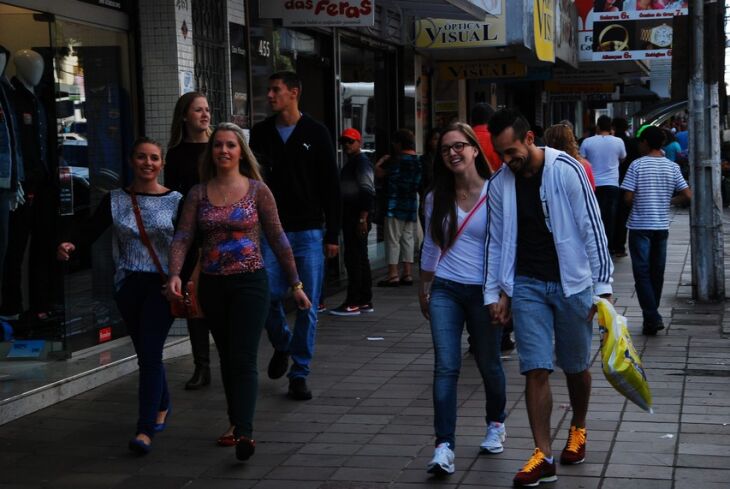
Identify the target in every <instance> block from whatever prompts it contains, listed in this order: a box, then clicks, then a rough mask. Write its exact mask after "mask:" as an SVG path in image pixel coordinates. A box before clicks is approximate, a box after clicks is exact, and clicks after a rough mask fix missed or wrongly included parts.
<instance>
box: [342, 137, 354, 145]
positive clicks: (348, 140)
mask: <svg viewBox="0 0 730 489" xmlns="http://www.w3.org/2000/svg"><path fill="white" fill-rule="evenodd" d="M354 142H355V140H354V139H348V138H341V139H340V144H353V143H354Z"/></svg>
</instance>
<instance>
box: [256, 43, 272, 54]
mask: <svg viewBox="0 0 730 489" xmlns="http://www.w3.org/2000/svg"><path fill="white" fill-rule="evenodd" d="M257 50H258V53H259V56H263V57H264V58H268V57H269V56H271V42H270V41H265V40H263V39H261V40H260V41H259V45H258V49H257Z"/></svg>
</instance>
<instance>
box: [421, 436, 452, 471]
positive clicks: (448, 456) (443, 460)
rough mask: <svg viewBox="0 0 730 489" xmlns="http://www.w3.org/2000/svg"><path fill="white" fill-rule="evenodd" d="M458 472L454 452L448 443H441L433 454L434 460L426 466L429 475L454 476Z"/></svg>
mask: <svg viewBox="0 0 730 489" xmlns="http://www.w3.org/2000/svg"><path fill="white" fill-rule="evenodd" d="M455 470H456V466H455V465H454V451H453V450H452V449H450V448H449V444H448V443H445V442H444V443H441V444H439V446H437V447H436V450H434V452H433V458H432V459H431V461H430V462H429V463H428V465H427V466H426V471H427V472H428V473H429V474H453V473H454V471H455Z"/></svg>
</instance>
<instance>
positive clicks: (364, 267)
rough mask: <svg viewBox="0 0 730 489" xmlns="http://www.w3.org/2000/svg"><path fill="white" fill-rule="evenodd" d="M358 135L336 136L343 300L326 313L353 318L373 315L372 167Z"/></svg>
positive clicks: (347, 131)
mask: <svg viewBox="0 0 730 489" xmlns="http://www.w3.org/2000/svg"><path fill="white" fill-rule="evenodd" d="M361 143H362V136H361V135H360V131H358V130H357V129H352V128H350V129H345V130H344V131H343V132H342V135H341V136H340V144H341V145H342V150H343V151H344V152H345V154H346V155H347V163H345V166H343V167H342V171H341V172H340V191H341V192H342V238H343V240H344V242H345V267H346V268H347V297H345V302H344V303H343V304H342V305H341V306H339V307H336V308H335V309H332V310H330V314H334V315H335V316H357V315H359V314H360V313H364V312H373V311H374V310H375V309H373V290H372V285H373V283H372V277H371V274H370V260H369V259H368V234H369V233H370V219H371V213H372V210H373V207H374V205H375V184H374V182H373V164H372V162H371V161H370V160H369V159H368V157H367V156H365V154H363V153H362V152H361V151H360V145H361Z"/></svg>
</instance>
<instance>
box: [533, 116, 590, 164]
mask: <svg viewBox="0 0 730 489" xmlns="http://www.w3.org/2000/svg"><path fill="white" fill-rule="evenodd" d="M542 139H543V141H545V146H549V147H551V148H555V149H559V150H560V151H565V152H566V153H568V154H569V155H570V156H572V157H573V158H575V159H576V160H578V161H581V160H582V159H583V157H582V156H581V155H580V152H579V151H578V142H577V141H576V140H575V134H573V130H572V129H571V128H570V127H568V125H567V124H554V125H552V126H550V127H548V128H547V129H546V130H545V134H543V136H542Z"/></svg>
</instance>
